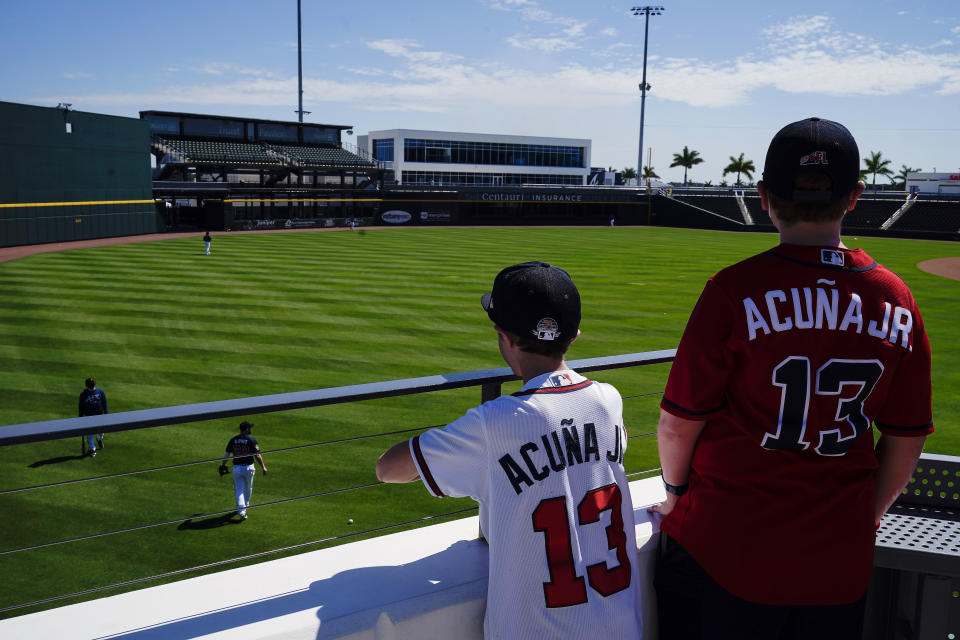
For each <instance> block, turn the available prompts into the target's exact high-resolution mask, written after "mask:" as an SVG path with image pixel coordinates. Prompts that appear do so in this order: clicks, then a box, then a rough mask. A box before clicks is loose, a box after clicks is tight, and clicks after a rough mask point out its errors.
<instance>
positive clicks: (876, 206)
mask: <svg viewBox="0 0 960 640" xmlns="http://www.w3.org/2000/svg"><path fill="white" fill-rule="evenodd" d="M903 203H904V198H903V197H902V196H901V197H899V198H896V199H891V198H886V199H880V198H869V199H867V198H860V200H858V201H857V206H856V207H855V208H854V210H853V211H848V212H847V214H846V215H845V216H844V217H843V228H844V229H845V230H851V231H853V230H861V229H862V230H872V231H877V230H879V229H880V225H882V224H883V223H884V222H886V221H887V219H888V218H890V216H892V215H893V214H895V213H896V212H897V209H899V208H900V207H901V206H902V205H903Z"/></svg>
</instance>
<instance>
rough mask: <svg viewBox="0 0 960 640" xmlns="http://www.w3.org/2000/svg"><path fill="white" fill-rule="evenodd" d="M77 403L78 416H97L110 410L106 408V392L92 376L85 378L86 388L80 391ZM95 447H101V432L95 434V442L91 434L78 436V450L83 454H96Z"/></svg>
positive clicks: (91, 455) (92, 455)
mask: <svg viewBox="0 0 960 640" xmlns="http://www.w3.org/2000/svg"><path fill="white" fill-rule="evenodd" d="M79 405H80V406H79V410H78V413H77V415H79V416H80V417H83V416H99V415H102V414H104V413H110V411H109V410H108V409H107V394H105V393H104V392H103V389H101V388H99V387H98V386H97V383H96V381H95V380H94V379H93V378H87V380H86V388H85V389H84V390H83V391H81V392H80V402H79ZM84 439H85V440H86V448H84ZM97 447H99V448H101V449H103V434H102V433H98V434H97V436H96V443H94V436H93V434H90V435H89V436H81V437H80V451H81V452H82V453H83V454H84V455H88V456H90V457H91V458H92V457H94V456H96V455H97Z"/></svg>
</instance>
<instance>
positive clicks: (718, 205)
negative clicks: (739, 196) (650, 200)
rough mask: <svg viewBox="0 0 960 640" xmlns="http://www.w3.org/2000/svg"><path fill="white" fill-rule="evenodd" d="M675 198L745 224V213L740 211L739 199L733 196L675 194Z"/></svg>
mask: <svg viewBox="0 0 960 640" xmlns="http://www.w3.org/2000/svg"><path fill="white" fill-rule="evenodd" d="M673 198H674V200H679V201H680V202H686V203H687V204H692V205H694V206H695V207H700V208H701V209H706V210H707V211H711V212H713V213H715V214H717V215H719V216H723V217H724V218H727V219H728V220H733V221H734V222H737V223H740V224H743V222H744V220H743V213H742V212H741V211H740V206H739V205H738V204H737V201H736V200H735V199H734V198H731V197H730V196H727V195H723V196H720V195H686V194H685V195H682V196H677V195H675V196H674V197H673Z"/></svg>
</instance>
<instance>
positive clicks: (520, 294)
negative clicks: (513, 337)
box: [480, 261, 580, 342]
mask: <svg viewBox="0 0 960 640" xmlns="http://www.w3.org/2000/svg"><path fill="white" fill-rule="evenodd" d="M480 305H481V306H482V307H483V309H484V310H485V311H486V312H487V315H488V316H489V317H490V319H491V320H493V321H494V322H495V323H496V324H497V325H498V326H499V327H500V328H502V329H506V330H507V331H511V332H513V333H515V334H517V335H518V336H521V337H533V338H534V339H536V340H541V341H557V342H567V341H570V340H573V339H574V338H575V337H577V329H579V328H580V292H579V291H577V287H576V286H575V285H574V284H573V280H571V279H570V274H568V273H567V272H566V271H564V270H563V269H561V268H559V267H555V266H553V265H550V264H548V263H546V262H538V261H537V262H524V263H521V264H515V265H513V266H512V267H507V268H506V269H504V270H502V271H501V272H500V273H498V274H497V277H496V278H495V279H494V281H493V290H492V291H491V292H490V293H485V294H483V296H482V297H481V298H480Z"/></svg>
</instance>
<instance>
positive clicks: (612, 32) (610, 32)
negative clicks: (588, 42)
mask: <svg viewBox="0 0 960 640" xmlns="http://www.w3.org/2000/svg"><path fill="white" fill-rule="evenodd" d="M600 35H602V36H610V37H611V38H615V37H616V36H617V30H616V29H614V28H613V27H607V28H606V29H601V30H600Z"/></svg>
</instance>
